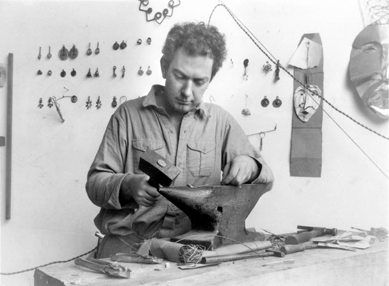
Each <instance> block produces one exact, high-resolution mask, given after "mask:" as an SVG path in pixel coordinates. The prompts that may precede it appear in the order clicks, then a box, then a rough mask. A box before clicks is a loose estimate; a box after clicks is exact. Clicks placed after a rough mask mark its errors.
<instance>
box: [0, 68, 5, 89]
mask: <svg viewBox="0 0 389 286" xmlns="http://www.w3.org/2000/svg"><path fill="white" fill-rule="evenodd" d="M6 79H7V72H6V69H5V66H4V65H2V64H0V87H3V86H4V85H5V80H6Z"/></svg>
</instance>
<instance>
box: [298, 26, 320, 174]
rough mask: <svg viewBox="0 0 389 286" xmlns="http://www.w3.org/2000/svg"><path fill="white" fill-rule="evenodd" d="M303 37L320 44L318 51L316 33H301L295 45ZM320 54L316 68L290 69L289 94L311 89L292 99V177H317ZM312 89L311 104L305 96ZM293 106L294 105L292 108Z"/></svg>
mask: <svg viewBox="0 0 389 286" xmlns="http://www.w3.org/2000/svg"><path fill="white" fill-rule="evenodd" d="M306 39H309V41H310V42H309V43H310V44H309V45H311V43H313V42H314V43H316V44H317V46H318V47H320V50H322V49H321V47H322V43H321V39H320V35H319V34H318V33H315V34H304V35H303V36H302V37H301V40H300V43H299V47H301V45H302V44H303V43H308V41H306ZM303 45H304V44H303ZM308 55H310V54H308ZM320 55H321V56H320V61H319V63H318V64H317V66H316V67H314V68H309V69H302V68H300V67H296V68H295V69H294V77H295V79H296V80H295V81H294V82H293V93H295V92H296V91H298V90H299V88H301V86H304V87H306V88H308V87H309V88H310V91H311V92H308V93H303V95H304V96H303V97H302V98H301V99H298V98H294V103H293V105H294V108H295V111H296V112H293V115H292V137H291V151H290V176H292V177H316V178H318V177H321V170H322V141H323V134H322V122H323V100H322V98H323V97H324V86H323V85H324V72H323V66H324V55H323V53H322V52H321V53H320ZM305 56H307V53H305ZM317 58H318V57H316V59H317ZM308 59H309V58H308ZM305 62H307V59H305ZM306 66H310V65H305V67H306ZM312 91H316V94H317V96H315V97H316V98H315V101H314V102H315V105H312V104H311V105H309V101H310V100H308V99H311V93H312ZM296 105H297V107H298V108H296ZM307 105H308V106H307ZM309 107H312V108H309ZM297 111H298V112H297ZM308 111H309V113H311V114H310V116H309V118H308V117H304V116H301V115H302V114H304V112H305V113H308Z"/></svg>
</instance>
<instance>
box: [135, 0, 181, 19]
mask: <svg viewBox="0 0 389 286" xmlns="http://www.w3.org/2000/svg"><path fill="white" fill-rule="evenodd" d="M139 1H140V5H139V11H143V12H145V15H146V21H147V22H151V21H155V22H157V23H158V24H162V22H163V21H164V20H165V18H166V17H171V16H173V10H174V8H175V7H177V6H178V5H180V4H181V1H180V0H170V1H169V2H168V4H167V6H168V8H165V9H163V10H162V12H156V13H155V14H154V17H149V15H150V14H151V13H153V8H151V7H149V8H146V7H147V6H148V5H149V0H139ZM176 2H177V3H176ZM169 9H170V14H169Z"/></svg>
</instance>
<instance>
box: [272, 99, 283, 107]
mask: <svg viewBox="0 0 389 286" xmlns="http://www.w3.org/2000/svg"><path fill="white" fill-rule="evenodd" d="M281 104H282V101H281V99H279V97H278V96H277V97H276V99H274V101H273V106H274V107H275V108H278V107H280V106H281Z"/></svg>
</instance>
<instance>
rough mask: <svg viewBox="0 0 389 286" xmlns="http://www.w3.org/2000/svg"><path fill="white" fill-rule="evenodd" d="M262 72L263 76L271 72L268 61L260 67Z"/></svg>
mask: <svg viewBox="0 0 389 286" xmlns="http://www.w3.org/2000/svg"><path fill="white" fill-rule="evenodd" d="M262 70H263V72H264V73H265V74H268V73H269V72H271V71H272V67H271V64H270V63H269V62H268V61H266V64H264V65H263V66H262Z"/></svg>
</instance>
